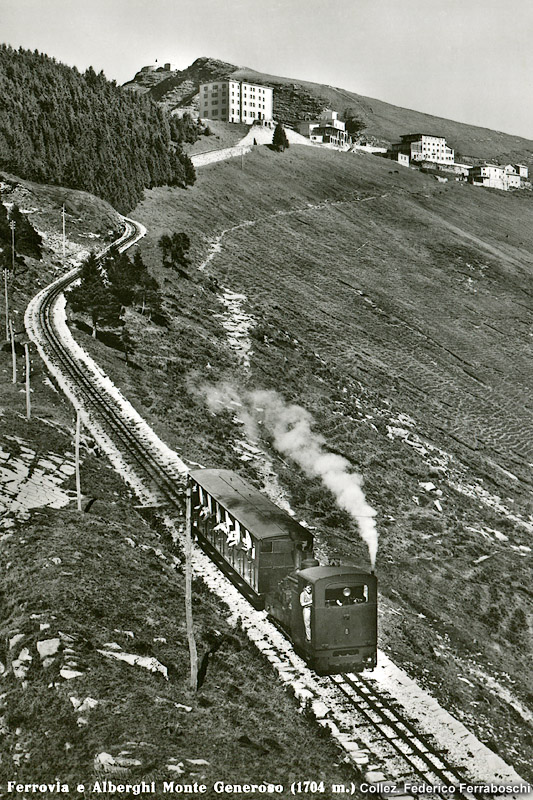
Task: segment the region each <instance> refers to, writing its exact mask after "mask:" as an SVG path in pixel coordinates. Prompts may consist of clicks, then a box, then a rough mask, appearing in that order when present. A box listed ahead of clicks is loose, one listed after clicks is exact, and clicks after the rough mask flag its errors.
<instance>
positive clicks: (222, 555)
mask: <svg viewBox="0 0 533 800" xmlns="http://www.w3.org/2000/svg"><path fill="white" fill-rule="evenodd" d="M189 480H190V487H191V526H192V531H193V533H194V534H196V536H197V539H198V542H199V544H200V545H201V547H202V548H203V549H204V550H205V551H206V553H207V554H208V555H209V556H210V558H212V559H213V561H215V563H216V564H217V565H218V566H219V567H220V569H221V570H222V571H223V572H225V573H226V574H227V575H228V576H229V577H230V578H231V580H232V581H233V582H234V583H235V584H236V585H237V586H238V587H239V589H240V591H242V593H243V594H244V595H245V596H246V597H247V598H248V599H249V600H250V602H252V604H253V605H254V607H255V608H258V609H262V608H264V607H265V596H266V595H267V593H268V592H270V591H273V590H274V589H275V587H276V586H277V584H278V583H279V581H280V580H281V579H282V578H284V577H285V576H286V575H287V573H289V572H292V571H293V570H294V569H296V568H297V567H298V566H300V564H301V561H302V557H303V554H305V553H306V552H309V553H311V552H312V549H313V537H312V534H311V533H310V532H309V531H308V530H306V528H304V527H303V526H302V525H300V524H299V523H298V522H297V521H296V520H294V519H292V518H291V517H290V516H289V515H288V514H287V513H286V512H284V511H282V510H281V508H279V507H278V506H277V505H275V503H272V502H271V501H270V500H269V499H268V498H267V497H265V496H264V495H263V494H261V492H259V491H258V490H257V489H255V488H254V487H253V486H250V485H249V484H248V483H246V481H244V480H243V479H242V478H241V477H240V476H239V475H237V474H236V473H235V472H232V471H231V470H226V469H200V470H193V471H191V472H190V473H189Z"/></svg>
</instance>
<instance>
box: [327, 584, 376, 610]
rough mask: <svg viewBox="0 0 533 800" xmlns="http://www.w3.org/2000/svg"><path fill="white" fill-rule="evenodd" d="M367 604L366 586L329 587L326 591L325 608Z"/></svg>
mask: <svg viewBox="0 0 533 800" xmlns="http://www.w3.org/2000/svg"><path fill="white" fill-rule="evenodd" d="M367 602H368V586H364V585H358V586H331V587H330V588H328V589H326V592H325V603H326V605H327V606H351V605H354V604H355V603H367Z"/></svg>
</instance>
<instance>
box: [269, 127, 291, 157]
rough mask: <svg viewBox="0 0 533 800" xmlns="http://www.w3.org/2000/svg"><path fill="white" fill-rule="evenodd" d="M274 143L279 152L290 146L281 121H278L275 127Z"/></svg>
mask: <svg viewBox="0 0 533 800" xmlns="http://www.w3.org/2000/svg"><path fill="white" fill-rule="evenodd" d="M272 145H273V147H274V150H277V151H278V152H280V151H281V152H283V150H285V149H286V148H288V147H289V140H288V139H287V134H286V133H285V130H284V128H283V125H282V124H281V122H278V124H277V125H276V127H275V129H274V135H273V137H272Z"/></svg>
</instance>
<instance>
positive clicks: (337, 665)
mask: <svg viewBox="0 0 533 800" xmlns="http://www.w3.org/2000/svg"><path fill="white" fill-rule="evenodd" d="M289 582H290V588H291V592H292V597H291V603H290V613H291V623H290V628H291V637H292V639H293V641H294V644H295V648H296V649H297V651H299V652H300V653H301V655H302V656H303V657H304V658H305V659H306V660H307V661H308V663H309V666H310V667H311V668H312V669H314V670H316V672H318V673H336V672H354V671H361V670H363V669H373V667H375V666H376V653H377V579H376V576H375V575H373V574H370V573H368V572H364V571H362V570H360V569H358V568H356V567H320V566H316V567H309V568H307V569H301V570H298V571H297V572H295V573H294V574H293V575H292V576H290V578H289Z"/></svg>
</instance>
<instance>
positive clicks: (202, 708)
mask: <svg viewBox="0 0 533 800" xmlns="http://www.w3.org/2000/svg"><path fill="white" fill-rule="evenodd" d="M0 201H2V202H6V203H10V202H16V203H17V204H19V205H20V207H21V208H22V210H23V211H24V212H26V213H28V214H29V217H30V219H31V221H32V222H33V224H35V225H36V227H38V228H39V229H40V230H41V231H43V233H46V237H45V246H44V253H43V260H42V261H40V262H38V261H36V260H35V259H29V258H28V259H26V262H27V263H26V266H27V269H26V271H25V272H24V273H23V275H22V277H21V278H20V280H19V281H18V282H17V284H16V286H13V284H12V283H10V285H9V290H10V308H11V310H12V312H13V319H14V328H15V331H16V334H17V340H18V341H19V342H20V341H24V340H25V339H26V336H25V332H24V327H23V323H22V317H23V313H24V309H25V307H26V305H27V302H28V300H29V299H30V297H32V296H33V295H34V294H35V293H36V292H37V291H38V289H39V288H41V287H42V286H45V285H47V284H48V283H50V282H51V281H52V279H53V278H54V277H55V276H56V274H57V266H58V265H59V264H61V259H60V258H59V254H60V253H61V238H60V232H61V215H60V210H61V205H62V203H65V206H66V211H67V217H66V220H67V255H69V256H70V255H72V254H73V253H75V252H79V250H80V248H83V249H86V248H87V247H88V245H95V244H96V246H98V247H99V246H101V243H102V241H103V240H105V238H106V237H107V234H108V233H109V232H110V229H112V228H113V227H116V225H117V215H116V212H114V211H113V209H112V208H111V207H110V206H109V205H108V204H107V203H105V202H104V201H102V200H99V199H98V198H95V197H92V196H91V195H87V194H86V193H83V192H78V191H75V190H69V189H62V188H60V187H48V186H41V185H38V184H34V183H29V182H27V181H21V180H20V179H17V178H16V177H14V176H6V175H0ZM3 322H4V320H3V317H2V325H3ZM148 333H149V331H148ZM106 352H110V351H106ZM113 352H114V351H113ZM30 356H31V386H32V395H31V398H32V419H31V420H30V421H28V420H27V419H26V413H25V412H26V408H25V395H24V378H25V375H24V355H23V351H22V348H19V350H18V356H17V362H18V373H17V383H16V384H13V383H12V382H11V376H12V364H11V348H10V346H9V345H7V346H6V345H5V344H4V345H3V346H2V347H1V348H0V377H1V379H2V388H1V391H0V417H1V418H2V425H1V427H0V463H1V469H0V498H1V502H0V687H1V689H0V728H1V735H2V738H1V744H0V794H1V795H2V796H4V794H5V792H7V787H6V782H7V781H8V780H15V781H20V782H22V783H31V782H34V781H36V780H37V781H38V782H39V783H41V784H42V783H45V782H46V783H55V781H56V779H59V780H60V781H61V782H65V783H67V782H68V783H69V784H70V786H71V793H73V792H74V791H75V787H76V786H77V784H78V783H85V784H86V786H89V785H90V784H93V783H94V782H95V781H96V780H100V781H103V780H105V779H108V780H111V781H114V782H115V783H121V782H122V783H124V782H127V781H129V782H130V783H137V782H141V781H142V780H144V781H151V780H157V781H159V783H158V785H159V786H161V785H162V783H161V782H162V781H163V780H169V781H170V780H175V781H176V782H177V783H178V784H179V783H180V782H187V783H194V781H195V780H196V781H198V782H200V783H201V782H203V781H204V782H205V783H207V784H208V785H209V784H212V783H213V782H214V781H215V780H228V781H229V780H231V781H235V780H237V779H238V780H242V781H243V782H245V781H247V780H248V781H250V782H258V781H262V780H263V779H265V780H273V781H275V780H281V781H283V782H286V781H287V777H288V776H290V775H291V774H295V775H298V776H308V775H313V777H314V778H316V779H317V780H319V779H323V780H324V781H326V782H344V781H348V780H349V779H350V777H351V776H352V775H353V773H352V770H351V769H350V767H349V766H347V765H346V763H344V761H343V755H342V753H340V752H339V751H338V749H337V748H336V747H335V746H334V745H333V743H332V740H331V739H330V738H329V736H328V735H327V734H325V732H324V731H323V730H322V729H319V728H318V727H317V726H316V725H315V724H314V723H313V722H312V721H311V720H310V719H309V718H308V717H307V715H306V714H302V713H300V709H298V707H297V705H296V704H295V703H294V702H293V701H292V699H291V698H290V697H289V696H288V694H287V692H286V691H285V690H284V689H283V688H282V687H281V685H279V684H278V682H277V681H276V680H275V679H274V673H273V671H272V669H271V667H270V665H269V664H268V662H266V661H265V660H264V659H263V657H262V656H260V655H259V654H258V653H257V651H256V650H255V649H254V648H253V647H252V646H251V645H250V643H249V641H248V639H247V638H246V636H245V635H244V634H242V632H241V631H240V630H239V629H237V630H236V629H235V628H234V627H230V626H229V624H228V620H227V617H228V609H227V607H226V606H225V605H224V604H223V603H221V602H219V601H218V600H215V599H214V598H213V596H211V595H210V594H209V593H208V592H207V591H206V589H205V586H204V585H203V583H202V582H201V581H195V582H194V584H193V597H194V619H195V626H196V636H197V644H198V651H199V656H200V658H201V657H202V656H203V655H204V654H205V652H206V650H207V649H208V648H209V647H210V646H211V645H212V644H213V642H214V641H216V640H217V637H218V636H219V635H220V634H222V635H226V636H227V638H226V640H225V642H224V644H223V646H222V647H221V648H220V650H219V651H218V653H217V654H215V655H213V656H212V657H211V659H210V662H209V670H208V672H207V677H206V681H205V683H204V685H203V687H202V689H201V691H200V692H199V693H198V694H192V693H191V692H190V690H189V687H188V677H189V676H188V650H187V640H186V636H185V629H184V626H185V621H184V613H183V609H184V597H183V591H184V580H183V570H182V565H181V560H180V557H181V553H179V551H177V550H176V548H175V546H174V545H173V543H172V542H171V541H170V539H169V537H168V535H167V534H166V533H165V530H164V529H163V530H161V527H160V526H159V524H158V523H157V521H156V520H154V519H153V518H152V517H151V515H150V512H146V511H144V512H142V511H140V510H139V509H138V508H135V498H133V497H132V495H131V494H130V492H129V491H127V490H126V488H125V486H124V484H123V482H122V481H121V480H120V478H119V477H118V475H117V474H116V473H115V472H114V471H113V470H112V469H111V467H110V466H109V464H108V463H107V460H106V459H105V458H104V457H102V454H101V453H100V451H99V450H98V448H96V447H95V446H94V443H93V442H92V440H91V438H90V437H89V436H88V435H87V433H86V431H83V434H82V445H81V459H82V464H81V486H82V493H83V508H84V513H82V514H80V513H79V512H78V511H77V510H76V502H75V480H74V475H73V473H74V466H73V463H74V427H75V420H74V413H73V409H72V406H71V405H70V404H69V403H68V402H67V400H66V399H65V398H64V397H63V395H62V394H61V393H60V392H58V391H57V389H56V388H55V386H54V385H53V383H52V382H51V381H50V379H49V376H48V374H47V371H46V369H45V368H44V365H43V363H42V362H41V360H40V358H39V356H38V354H37V353H36V351H35V350H34V348H33V346H32V345H30ZM122 359H123V356H122V354H121V355H120V357H119V358H116V354H115V370H116V368H117V366H118V368H119V369H120V367H121V366H122V365H123V360H122ZM52 492H53V493H54V497H56V498H57V497H58V496H59V497H60V498H61V500H62V502H63V501H64V502H65V503H66V504H65V505H63V506H62V507H61V508H51V507H46V505H43V503H45V502H48V501H49V500H50V496H51V494H52ZM43 494H44V496H43ZM42 642H47V643H48V644H47V645H46V647H48V648H49V652H50V653H51V654H50V655H48V656H45V655H44V653H43V654H42V655H41V654H40V652H39V650H38V647H37V645H38V643H42ZM108 643H115V644H114V645H113V644H111V645H109V646H107V644H108ZM41 647H43V645H42V644H41ZM113 647H114V649H115V651H117V648H120V650H121V651H122V653H123V654H125V653H129V654H131V655H134V656H137V657H141V658H144V659H147V658H148V659H150V658H155V659H157V661H158V662H159V663H160V664H162V665H163V666H164V667H166V669H167V670H168V681H167V680H165V678H164V677H163V676H162V675H161V674H160V673H159V672H155V673H153V672H150V671H149V670H148V669H145V668H144V667H143V666H135V665H132V664H129V663H124V662H121V661H118V660H117V661H115V660H113V659H112V658H110V657H106V656H104V655H103V654H102V653H101V652H98V651H99V650H107V651H109V650H110V649H111V648H113ZM20 661H22V663H23V664H25V665H26V667H27V671H26V673H25V675H24V676H22V675H21V674H20V673H19V677H15V675H14V674H13V666H15V668H18V667H17V662H20ZM19 667H20V664H19ZM65 670H68V671H70V672H74V673H81V674H78V675H77V677H74V676H73V675H70V676H69V672H67V673H65ZM23 678H24V679H23ZM100 753H107V754H109V755H110V756H112V757H113V759H115V760H116V763H115V764H114V765H112V767H111V768H110V769H109V770H108V771H107V772H106V771H105V770H104V767H103V766H102V765H101V764H99V763H98V762H97V761H95V758H96V756H98V754H100ZM100 796H101V797H103V798H107V797H111V796H113V794H112V793H111V792H106V791H103V792H102V793H101V794H100ZM212 796H213V794H212V792H208V794H206V797H212ZM310 796H312V797H315V796H317V795H314V794H312V795H310Z"/></svg>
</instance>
